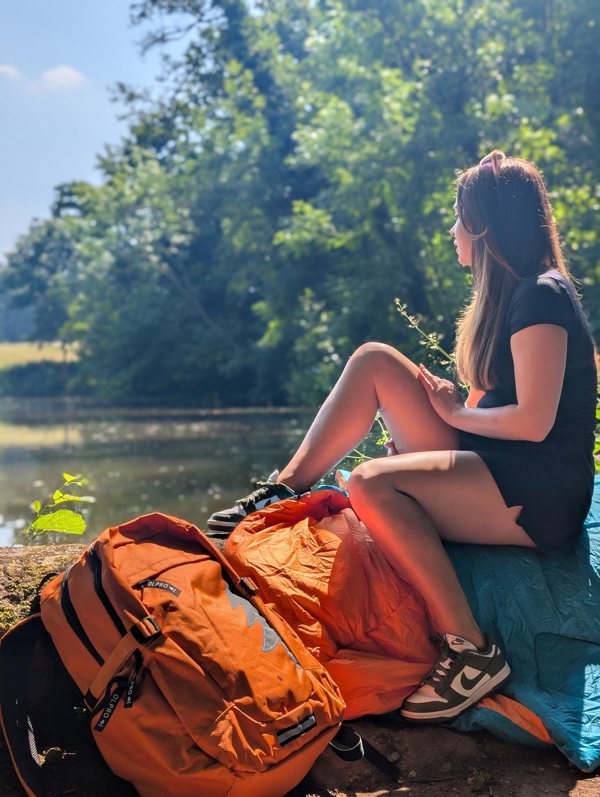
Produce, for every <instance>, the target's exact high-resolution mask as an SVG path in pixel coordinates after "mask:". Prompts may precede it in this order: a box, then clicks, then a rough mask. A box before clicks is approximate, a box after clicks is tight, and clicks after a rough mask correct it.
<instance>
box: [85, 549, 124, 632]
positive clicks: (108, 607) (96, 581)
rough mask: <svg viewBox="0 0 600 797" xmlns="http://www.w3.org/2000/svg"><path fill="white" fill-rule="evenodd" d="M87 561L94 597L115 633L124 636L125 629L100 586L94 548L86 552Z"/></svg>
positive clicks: (97, 559)
mask: <svg viewBox="0 0 600 797" xmlns="http://www.w3.org/2000/svg"><path fill="white" fill-rule="evenodd" d="M88 561H89V563H90V567H91V569H92V575H93V577H94V589H95V591H96V595H97V596H98V597H99V598H100V602H101V603H102V605H103V606H104V608H105V609H106V611H107V612H108V615H109V617H110V619H111V620H112V621H113V624H114V626H115V628H116V629H117V631H118V632H119V633H120V634H121V636H125V634H126V633H127V629H126V628H125V625H124V623H123V621H122V620H121V618H120V617H119V615H118V614H117V612H116V610H115V607H114V606H113V605H112V603H111V600H110V598H109V597H108V595H107V594H106V590H105V589H104V586H103V584H102V562H101V561H100V559H99V557H98V554H97V553H96V549H95V548H90V550H89V551H88Z"/></svg>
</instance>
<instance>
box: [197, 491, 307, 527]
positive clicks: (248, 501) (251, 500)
mask: <svg viewBox="0 0 600 797" xmlns="http://www.w3.org/2000/svg"><path fill="white" fill-rule="evenodd" d="M285 498H298V493H295V492H294V491H293V490H292V489H290V488H289V487H288V486H287V485H285V484H280V483H279V482H270V481H267V482H257V485H256V490H254V492H252V493H250V495H246V496H245V497H244V498H240V499H239V500H237V501H236V502H235V504H234V505H233V506H232V507H230V508H229V509H222V510H220V511H219V512H213V514H212V515H211V516H210V517H209V519H208V523H207V525H208V528H209V530H210V531H211V532H212V533H213V534H220V535H224V536H226V535H228V534H231V532H232V531H233V530H234V528H235V527H236V526H237V525H238V523H239V522H240V521H242V520H243V519H244V518H245V517H246V516H247V515H249V514H250V513H251V512H256V511H257V510H258V509H264V508H265V507H266V506H269V505H270V504H274V503H275V502H276V501H282V500H284V499H285Z"/></svg>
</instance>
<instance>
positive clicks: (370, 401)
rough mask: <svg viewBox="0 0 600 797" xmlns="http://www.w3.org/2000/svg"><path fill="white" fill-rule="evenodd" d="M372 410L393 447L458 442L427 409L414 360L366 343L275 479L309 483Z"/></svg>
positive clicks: (362, 428)
mask: <svg viewBox="0 0 600 797" xmlns="http://www.w3.org/2000/svg"><path fill="white" fill-rule="evenodd" d="M378 411H380V412H381V414H382V416H383V419H384V421H385V423H386V426H387V428H388V430H389V432H390V434H391V436H392V439H393V440H394V443H395V446H396V449H397V450H398V451H431V450H442V449H454V448H457V446H458V436H457V433H456V430H455V429H453V428H451V427H450V426H448V425H447V424H446V423H444V421H442V420H441V418H440V417H439V416H438V415H437V413H436V412H435V411H434V410H433V409H432V407H431V404H430V402H429V399H428V397H427V394H426V392H425V390H424V388H423V387H422V386H421V384H420V383H419V381H418V379H417V366H416V365H415V364H414V363H413V362H411V361H410V360H409V359H408V358H407V357H405V356H404V355H403V354H401V353H400V352H399V351H397V350H396V349H394V348H392V347H391V346H387V345H386V344H383V343H366V344H365V345H364V346H361V347H360V348H359V349H357V351H356V352H355V353H354V354H353V355H352V357H351V358H350V359H349V360H348V363H347V364H346V367H345V368H344V371H343V372H342V375H341V376H340V378H339V380H338V382H337V384H336V385H335V387H334V388H333V390H332V392H331V393H330V394H329V396H328V398H327V399H326V401H325V402H324V404H323V406H322V407H321V409H320V410H319V412H318V414H317V416H316V418H315V420H314V421H313V423H312V425H311V427H310V429H309V430H308V432H307V434H306V437H305V438H304V440H303V441H302V443H301V445H300V448H299V449H298V451H297V452H296V453H295V454H294V456H293V457H292V459H291V461H290V462H289V463H288V464H287V465H286V466H285V467H284V468H283V469H282V470H281V472H280V474H279V481H281V482H284V483H285V484H287V485H288V486H289V487H291V488H292V489H294V490H297V491H302V490H305V489H307V488H309V487H310V486H311V485H312V484H314V483H315V482H316V481H318V480H319V479H320V478H321V477H322V476H323V475H324V474H325V473H327V472H328V471H329V470H331V468H333V467H334V466H335V465H336V464H337V463H338V462H339V461H340V460H341V459H343V458H344V457H345V456H346V455H347V454H348V453H349V452H350V451H352V449H353V448H355V447H356V446H357V445H358V444H359V443H360V442H361V441H362V440H363V439H364V438H365V437H366V435H367V434H368V433H369V431H370V429H371V426H372V425H373V421H374V419H375V416H376V414H377V412H378Z"/></svg>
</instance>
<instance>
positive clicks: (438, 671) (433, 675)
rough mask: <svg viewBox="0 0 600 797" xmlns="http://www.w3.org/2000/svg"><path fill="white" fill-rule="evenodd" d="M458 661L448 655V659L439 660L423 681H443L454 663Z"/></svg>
mask: <svg viewBox="0 0 600 797" xmlns="http://www.w3.org/2000/svg"><path fill="white" fill-rule="evenodd" d="M455 663H456V659H454V658H453V657H452V656H448V658H447V659H442V660H441V661H438V663H437V664H436V665H435V667H434V668H433V669H432V670H430V671H429V673H428V674H427V675H426V676H425V679H424V681H423V683H424V684H425V683H438V682H439V681H441V680H442V679H443V678H444V677H445V676H446V675H448V673H449V672H450V670H451V669H452V665H453V664H455Z"/></svg>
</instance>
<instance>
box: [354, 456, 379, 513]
mask: <svg viewBox="0 0 600 797" xmlns="http://www.w3.org/2000/svg"><path fill="white" fill-rule="evenodd" d="M377 465H378V463H377V460H376V459H374V460H368V461H366V462H361V464H360V465H357V466H356V468H354V470H353V471H352V473H351V474H350V478H349V479H348V487H347V489H348V497H349V498H350V503H351V504H352V505H353V506H358V505H362V504H363V503H364V502H369V501H373V500H376V496H377V494H378V493H379V492H380V491H381V490H382V489H385V487H384V476H383V474H382V473H381V472H380V469H379V468H378V466H377Z"/></svg>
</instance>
